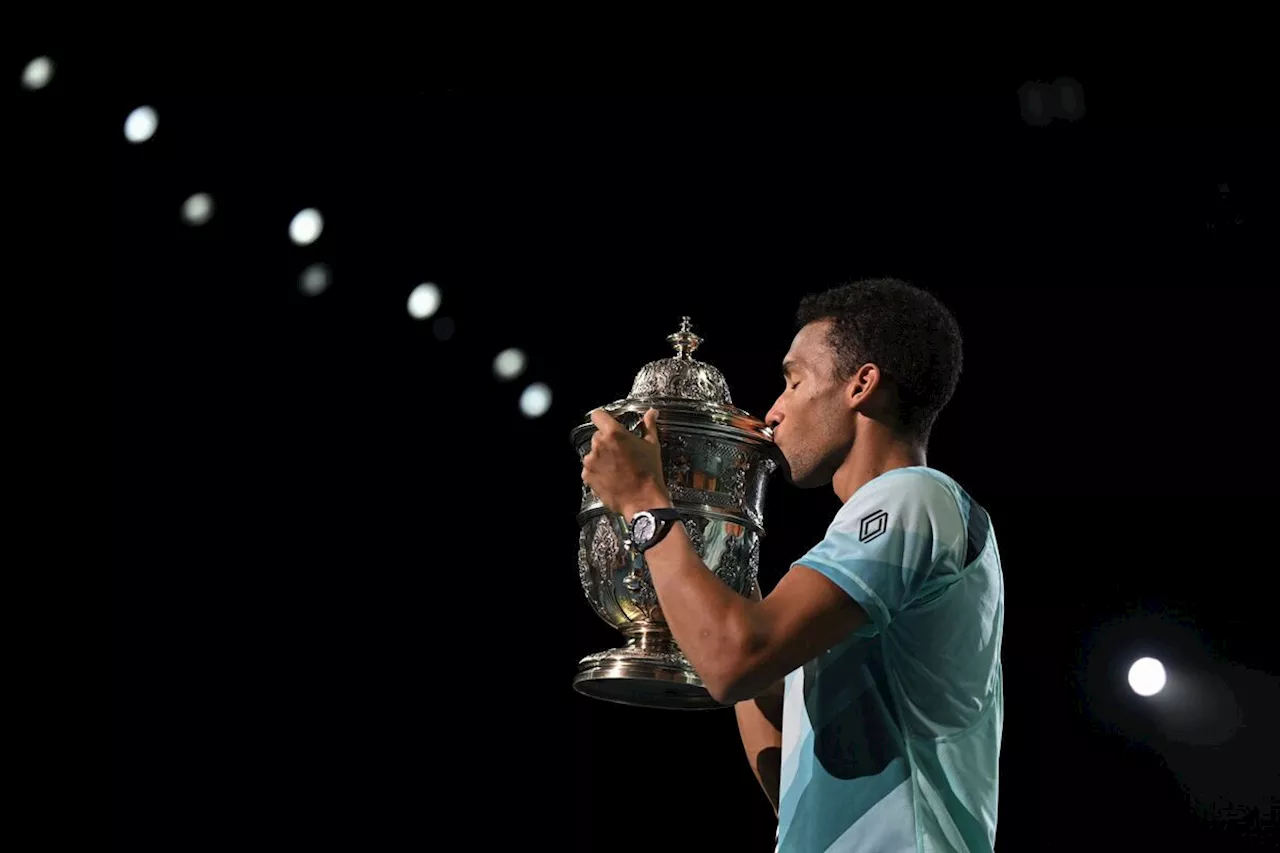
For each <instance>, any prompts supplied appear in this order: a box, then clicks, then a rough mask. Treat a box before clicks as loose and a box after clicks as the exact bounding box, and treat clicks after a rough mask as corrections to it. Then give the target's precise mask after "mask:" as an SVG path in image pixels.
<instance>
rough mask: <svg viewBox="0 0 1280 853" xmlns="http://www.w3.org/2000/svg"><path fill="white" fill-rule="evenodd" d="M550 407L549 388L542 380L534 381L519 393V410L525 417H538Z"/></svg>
mask: <svg viewBox="0 0 1280 853" xmlns="http://www.w3.org/2000/svg"><path fill="white" fill-rule="evenodd" d="M550 408H551V389H550V388H548V387H547V386H546V383H543V382H534V383H533V384H532V385H530V386H529V387H528V388H525V389H524V392H523V393H521V395H520V411H521V412H522V413H523V414H524V416H525V417H526V418H539V417H542V416H543V415H545V414H546V413H547V409H550Z"/></svg>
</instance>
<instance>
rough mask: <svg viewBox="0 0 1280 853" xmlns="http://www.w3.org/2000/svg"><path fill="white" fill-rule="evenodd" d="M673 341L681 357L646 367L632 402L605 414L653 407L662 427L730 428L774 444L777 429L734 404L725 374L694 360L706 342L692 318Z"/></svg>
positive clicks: (637, 380) (670, 337)
mask: <svg viewBox="0 0 1280 853" xmlns="http://www.w3.org/2000/svg"><path fill="white" fill-rule="evenodd" d="M667 341H668V342H669V343H670V344H671V345H672V347H673V348H674V349H675V355H673V356H669V357H667V358H660V359H657V360H655V361H651V362H649V363H648V364H646V365H645V366H644V367H642V368H640V370H639V372H637V373H636V375H635V379H634V380H633V381H632V383H631V392H630V393H629V394H628V395H627V398H626V399H624V400H618V401H615V402H613V403H610V404H609V405H607V406H604V407H603V408H604V410H605V411H607V412H609V414H611V415H615V416H617V415H618V414H619V413H621V412H633V413H637V414H643V413H644V412H645V411H646V410H647V409H649V408H651V407H652V408H655V409H658V422H659V423H663V422H676V423H683V424H686V425H689V426H699V427H710V428H711V429H713V430H716V431H724V430H727V431H729V432H731V433H733V434H735V435H736V436H737V437H748V436H751V437H755V438H757V439H763V440H764V441H766V442H769V443H772V441H773V430H772V429H770V428H769V427H768V426H766V425H765V424H764V422H763V421H762V420H760V419H759V418H756V417H754V416H752V415H751V414H750V413H748V412H746V411H743V410H742V409H740V408H738V407H737V406H735V405H733V398H732V396H731V394H730V393H729V384H728V383H727V382H726V381H725V378H724V374H723V373H721V372H720V371H719V369H717V368H716V367H715V366H713V365H711V364H708V363H707V362H705V361H699V360H698V359H696V358H694V357H693V353H694V351H696V350H697V349H698V347H699V346H701V345H702V343H703V339H702V338H700V337H699V336H698V335H696V334H694V332H693V328H692V325H691V322H690V319H689V318H688V317H681V318H680V328H679V330H678V331H676V332H675V333H674V334H670V335H667ZM584 426H585V425H584ZM744 433H745V434H747V435H743V434H744Z"/></svg>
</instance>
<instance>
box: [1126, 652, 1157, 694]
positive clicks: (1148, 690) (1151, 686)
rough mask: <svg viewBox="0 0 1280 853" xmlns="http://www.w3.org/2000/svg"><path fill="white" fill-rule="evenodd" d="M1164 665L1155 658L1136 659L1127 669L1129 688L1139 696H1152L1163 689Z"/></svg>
mask: <svg viewBox="0 0 1280 853" xmlns="http://www.w3.org/2000/svg"><path fill="white" fill-rule="evenodd" d="M1164 681H1165V676H1164V665H1163V664H1162V663H1160V661H1158V660H1156V659H1155V658H1138V659H1137V660H1136V661H1134V662H1133V665H1132V666H1130V667H1129V686H1130V687H1132V688H1133V692H1134V693H1137V694H1138V695H1139V696H1154V695H1156V694H1157V693H1159V692H1160V691H1161V690H1163V689H1164Z"/></svg>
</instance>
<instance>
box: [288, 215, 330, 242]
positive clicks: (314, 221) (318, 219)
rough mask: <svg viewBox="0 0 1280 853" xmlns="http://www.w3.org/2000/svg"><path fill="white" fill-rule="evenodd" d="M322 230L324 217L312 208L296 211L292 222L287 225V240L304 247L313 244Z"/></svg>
mask: <svg viewBox="0 0 1280 853" xmlns="http://www.w3.org/2000/svg"><path fill="white" fill-rule="evenodd" d="M323 230H324V217H322V216H321V215H320V211H318V210H316V209H315V208H314V207H308V208H307V209H306V210H300V211H298V214H297V215H296V216H294V217H293V221H292V222H290V223H289V239H291V240H293V242H295V243H297V244H298V245H299V246H306V245H308V244H310V243H314V242H315V241H316V240H317V239H318V238H319V237H320V232H321V231H323Z"/></svg>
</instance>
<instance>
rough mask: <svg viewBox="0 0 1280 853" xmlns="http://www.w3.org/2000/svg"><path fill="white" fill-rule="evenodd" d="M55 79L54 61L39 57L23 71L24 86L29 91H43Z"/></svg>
mask: <svg viewBox="0 0 1280 853" xmlns="http://www.w3.org/2000/svg"><path fill="white" fill-rule="evenodd" d="M52 79H53V60H52V59H50V58H49V57H47V56H37V57H36V58H35V59H33V60H31V61H30V62H28V63H27V67H26V68H24V69H23V70H22V85H23V86H25V87H26V88H28V89H43V88H44V87H45V86H48V85H49V81H50V80H52Z"/></svg>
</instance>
